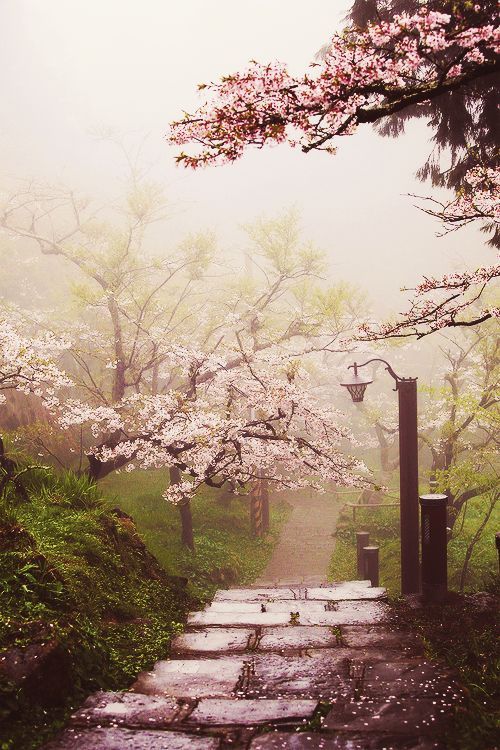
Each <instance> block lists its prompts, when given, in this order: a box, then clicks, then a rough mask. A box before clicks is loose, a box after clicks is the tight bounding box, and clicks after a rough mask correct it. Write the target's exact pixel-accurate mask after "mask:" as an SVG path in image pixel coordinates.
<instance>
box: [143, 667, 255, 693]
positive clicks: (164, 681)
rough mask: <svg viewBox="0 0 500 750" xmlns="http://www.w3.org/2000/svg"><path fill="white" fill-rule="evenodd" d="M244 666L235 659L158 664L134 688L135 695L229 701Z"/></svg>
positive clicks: (145, 673)
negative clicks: (222, 699)
mask: <svg viewBox="0 0 500 750" xmlns="http://www.w3.org/2000/svg"><path fill="white" fill-rule="evenodd" d="M243 666H244V662H243V661H242V660H235V659H175V660H172V661H159V662H157V663H156V664H155V667H154V669H153V671H152V672H142V674H140V675H139V677H138V679H137V681H136V682H135V683H134V684H133V685H132V690H133V691H134V692H136V693H145V694H146V695H170V696H174V697H176V698H181V697H186V698H201V697H214V698H215V697H222V698H224V697H230V696H231V694H232V693H233V691H234V690H235V689H236V688H237V686H238V682H239V679H240V677H241V674H242V672H243Z"/></svg>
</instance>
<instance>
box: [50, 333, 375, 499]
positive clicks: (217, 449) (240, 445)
mask: <svg viewBox="0 0 500 750" xmlns="http://www.w3.org/2000/svg"><path fill="white" fill-rule="evenodd" d="M200 355H201V353H200V352H197V351H195V350H193V351H192V352H191V356H189V352H188V349H187V348H186V347H179V348H178V349H177V350H175V349H173V350H172V352H171V356H170V362H169V363H168V366H169V367H172V366H173V365H175V364H177V365H179V366H181V367H182V368H185V369H186V371H187V372H188V373H190V374H191V388H190V389H189V391H188V392H180V391H177V390H175V389H171V390H169V391H167V392H165V393H162V394H160V395H155V396H151V395H139V394H135V395H132V396H128V397H125V398H123V399H122V400H121V401H120V402H119V403H117V404H114V405H112V406H106V407H103V406H100V407H92V406H89V405H88V404H85V403H80V402H77V401H71V402H67V403H66V404H65V405H64V409H63V414H62V417H61V423H62V425H63V426H64V427H70V426H72V425H75V424H77V425H86V426H89V427H90V428H91V430H92V433H93V435H94V437H95V438H96V445H95V447H94V448H93V451H92V452H93V455H94V456H96V457H97V458H98V459H99V460H100V461H102V462H110V461H111V462H118V464H121V465H123V464H128V468H129V469H131V468H134V467H142V468H165V467H173V466H175V467H177V468H179V469H180V471H181V472H182V473H183V474H184V481H183V482H181V483H180V484H177V485H173V486H172V487H170V488H169V489H168V490H167V491H166V493H165V497H166V498H167V499H168V500H169V501H171V502H174V503H179V502H182V501H184V500H186V499H188V498H190V497H191V496H192V495H193V494H194V493H195V492H196V490H197V488H198V487H199V486H200V485H201V484H203V483H208V484H213V485H215V486H220V485H221V484H222V483H223V482H224V481H228V480H229V481H231V483H232V484H233V485H234V486H236V487H243V486H244V485H245V484H247V483H248V482H251V481H252V480H253V479H255V478H256V477H258V476H260V475H262V473H264V474H265V475H266V477H267V478H268V479H269V481H270V482H271V483H272V484H273V486H274V487H275V488H276V489H283V488H285V487H287V488H298V487H304V486H312V485H314V486H316V483H317V482H318V480H319V481H333V482H335V483H337V484H341V485H347V486H352V485H359V484H361V485H362V484H363V483H365V482H366V479H365V478H363V477H362V476H361V475H360V473H359V472H360V471H362V469H363V468H364V467H362V465H361V464H360V463H359V462H358V461H357V460H356V459H354V458H353V457H352V456H349V455H347V454H346V453H345V452H344V451H343V443H344V442H345V441H349V440H350V435H349V433H348V431H347V430H345V429H343V428H342V427H340V426H339V425H340V423H341V417H340V415H339V414H338V413H336V412H335V411H334V410H333V409H330V408H328V407H325V405H324V404H322V403H319V402H317V401H316V400H315V399H314V398H313V396H312V395H311V393H310V390H309V389H308V388H307V375H306V373H305V372H302V371H300V368H297V367H296V366H294V367H293V368H291V367H290V363H289V362H287V361H286V357H283V356H281V357H279V356H278V355H276V356H275V357H274V360H273V363H272V364H270V355H269V354H267V355H266V356H265V357H262V358H260V359H259V358H255V357H254V358H253V359H252V361H250V360H248V361H245V363H244V364H243V365H242V366H241V367H239V368H231V367H228V363H229V362H230V357H231V354H230V353H227V354H226V356H225V357H224V356H223V355H218V356H217V362H213V361H211V363H210V367H212V368H213V369H212V370H211V371H210V373H209V370H208V369H207V367H208V363H207V362H204V361H200ZM271 359H273V358H272V357H271ZM278 363H280V364H279V365H278ZM214 365H215V367H214ZM194 373H195V374H194ZM110 434H113V435H119V439H116V440H114V441H110V440H109V439H107V438H108V437H109V435H110Z"/></svg>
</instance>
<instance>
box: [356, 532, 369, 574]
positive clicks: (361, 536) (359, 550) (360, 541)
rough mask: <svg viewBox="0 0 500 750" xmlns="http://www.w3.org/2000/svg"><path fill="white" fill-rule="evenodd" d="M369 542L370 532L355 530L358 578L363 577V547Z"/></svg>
mask: <svg viewBox="0 0 500 750" xmlns="http://www.w3.org/2000/svg"><path fill="white" fill-rule="evenodd" d="M368 544H370V534H369V533H368V531H356V559H357V565H358V579H361V580H363V578H364V567H363V547H366V546H367V545H368Z"/></svg>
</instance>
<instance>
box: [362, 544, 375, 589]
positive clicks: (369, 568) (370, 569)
mask: <svg viewBox="0 0 500 750" xmlns="http://www.w3.org/2000/svg"><path fill="white" fill-rule="evenodd" d="M378 550H379V548H378V547H376V546H373V545H372V546H368V547H363V567H364V576H363V577H364V579H365V580H369V581H370V582H371V585H372V586H378V568H379V559H378Z"/></svg>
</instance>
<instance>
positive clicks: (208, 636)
mask: <svg viewBox="0 0 500 750" xmlns="http://www.w3.org/2000/svg"><path fill="white" fill-rule="evenodd" d="M255 642H256V631H255V630H254V629H250V628H248V629H246V628H208V629H204V630H197V631H194V632H188V633H182V635H178V636H177V637H176V638H174V640H173V641H172V648H171V652H172V654H180V653H189V652H193V653H200V654H201V653H217V652H222V653H231V652H239V651H245V650H246V649H247V648H251V647H252V646H253V644H255Z"/></svg>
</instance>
